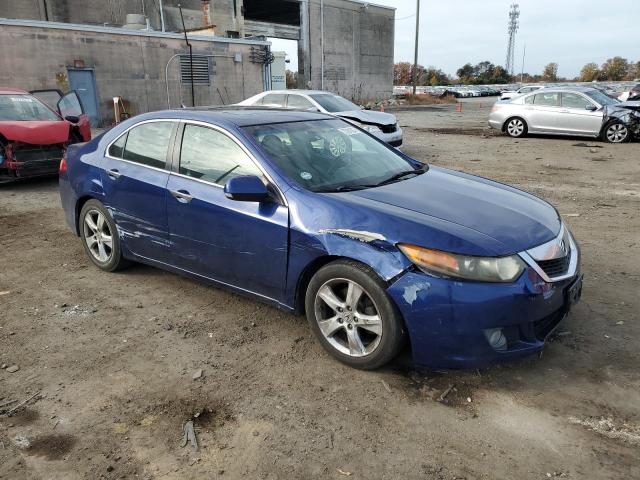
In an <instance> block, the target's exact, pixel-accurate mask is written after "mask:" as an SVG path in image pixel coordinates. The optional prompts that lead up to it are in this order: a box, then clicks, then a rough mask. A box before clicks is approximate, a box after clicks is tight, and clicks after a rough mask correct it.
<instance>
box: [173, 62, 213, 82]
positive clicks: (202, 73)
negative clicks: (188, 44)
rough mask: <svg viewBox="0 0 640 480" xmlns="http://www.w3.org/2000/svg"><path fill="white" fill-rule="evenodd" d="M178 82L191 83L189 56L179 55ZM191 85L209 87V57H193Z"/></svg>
mask: <svg viewBox="0 0 640 480" xmlns="http://www.w3.org/2000/svg"><path fill="white" fill-rule="evenodd" d="M180 81H181V82H182V83H191V65H190V63H189V55H180ZM193 83H194V85H211V72H210V69H209V57H206V56H204V55H194V56H193Z"/></svg>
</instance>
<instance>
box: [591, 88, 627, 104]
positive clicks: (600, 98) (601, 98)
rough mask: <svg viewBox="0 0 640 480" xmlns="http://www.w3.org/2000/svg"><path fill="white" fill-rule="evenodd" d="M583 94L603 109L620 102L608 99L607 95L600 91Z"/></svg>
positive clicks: (611, 98)
mask: <svg viewBox="0 0 640 480" xmlns="http://www.w3.org/2000/svg"><path fill="white" fill-rule="evenodd" d="M584 93H586V94H587V96H588V97H590V98H591V99H593V100H595V101H596V102H598V103H599V104H600V105H602V106H603V107H606V106H607V105H615V104H616V103H620V100H617V99H615V98H613V97H610V96H609V95H607V94H605V93H602V92H601V91H600V90H589V91H587V92H584Z"/></svg>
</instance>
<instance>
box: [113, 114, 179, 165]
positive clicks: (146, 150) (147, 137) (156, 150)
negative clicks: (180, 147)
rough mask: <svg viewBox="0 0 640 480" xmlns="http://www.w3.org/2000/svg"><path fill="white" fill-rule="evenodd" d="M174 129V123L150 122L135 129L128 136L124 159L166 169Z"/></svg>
mask: <svg viewBox="0 0 640 480" xmlns="http://www.w3.org/2000/svg"><path fill="white" fill-rule="evenodd" d="M173 127H174V123H173V122H149V123H143V124H142V125H138V126H137V127H133V128H132V129H131V130H129V133H128V134H127V138H126V141H125V142H126V143H125V145H124V151H123V154H122V158H124V159H125V160H129V161H132V162H135V163H140V164H142V165H147V166H149V167H155V168H165V167H166V163H167V152H168V151H169V144H170V143H171V133H172V131H173ZM118 141H119V140H118ZM116 143H117V142H116ZM114 145H115V144H114ZM112 147H113V145H112ZM114 153H116V152H114ZM109 154H111V149H109Z"/></svg>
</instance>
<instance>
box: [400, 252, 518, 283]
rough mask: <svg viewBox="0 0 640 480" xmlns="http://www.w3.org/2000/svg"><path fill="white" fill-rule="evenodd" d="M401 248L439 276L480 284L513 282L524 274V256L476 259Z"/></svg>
mask: <svg viewBox="0 0 640 480" xmlns="http://www.w3.org/2000/svg"><path fill="white" fill-rule="evenodd" d="M398 248H399V249H400V251H401V252H402V253H404V254H405V255H406V256H407V258H408V259H409V260H411V261H412V262H413V263H414V264H415V265H416V266H417V267H418V268H419V269H420V270H422V271H423V272H425V273H427V274H429V275H435V276H446V277H454V278H461V279H464V280H474V281H477V282H501V283H507V282H513V281H514V280H516V279H517V278H518V277H519V276H520V275H521V274H522V272H523V271H524V269H525V264H524V262H523V261H522V259H521V258H520V257H518V256H517V255H512V256H510V257H472V256H468V255H456V254H454V253H448V252H442V251H439V250H430V249H428V248H423V247H418V246H415V245H405V244H400V245H398Z"/></svg>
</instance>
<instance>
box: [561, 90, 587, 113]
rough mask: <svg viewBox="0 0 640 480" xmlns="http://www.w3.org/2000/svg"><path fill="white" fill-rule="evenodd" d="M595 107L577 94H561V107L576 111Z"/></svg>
mask: <svg viewBox="0 0 640 480" xmlns="http://www.w3.org/2000/svg"><path fill="white" fill-rule="evenodd" d="M590 105H592V106H595V105H593V103H591V102H590V101H589V100H587V99H586V98H584V97H583V96H582V95H578V94H577V93H563V94H562V106H563V107H564V108H575V109H578V110H585V109H586V108H587V107H588V106H590Z"/></svg>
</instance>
